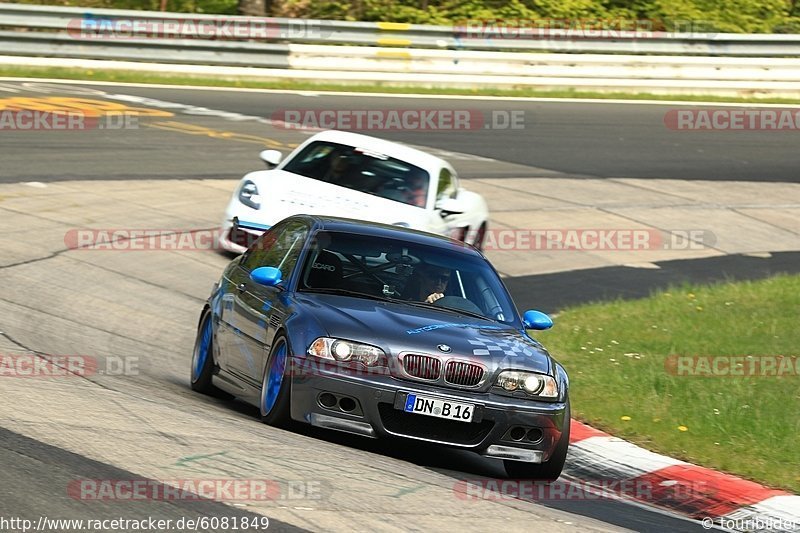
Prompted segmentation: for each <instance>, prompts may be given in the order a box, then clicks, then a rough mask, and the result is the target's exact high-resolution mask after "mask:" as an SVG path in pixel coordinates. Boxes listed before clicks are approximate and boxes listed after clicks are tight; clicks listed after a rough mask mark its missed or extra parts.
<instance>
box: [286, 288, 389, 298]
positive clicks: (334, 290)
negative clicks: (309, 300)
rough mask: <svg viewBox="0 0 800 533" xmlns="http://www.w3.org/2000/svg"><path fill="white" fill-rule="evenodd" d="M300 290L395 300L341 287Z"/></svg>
mask: <svg viewBox="0 0 800 533" xmlns="http://www.w3.org/2000/svg"><path fill="white" fill-rule="evenodd" d="M300 292H313V293H316V294H338V295H340V296H353V297H355V298H366V299H369V300H378V301H381V302H393V301H395V300H393V299H392V298H387V297H385V296H378V295H377V294H369V293H367V292H358V291H351V290H348V289H339V288H335V287H331V288H329V289H302V290H301V291H300Z"/></svg>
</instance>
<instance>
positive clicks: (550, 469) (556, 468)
mask: <svg viewBox="0 0 800 533" xmlns="http://www.w3.org/2000/svg"><path fill="white" fill-rule="evenodd" d="M570 418H571V415H570V406H569V400H567V408H566V417H565V420H564V425H565V426H566V427H565V428H564V430H563V431H562V432H561V439H559V441H558V444H557V445H556V449H555V451H554V452H553V455H551V456H550V459H549V460H548V461H547V462H544V463H523V462H521V461H511V460H508V459H504V460H503V466H505V468H506V475H507V476H508V477H509V478H510V479H532V480H536V481H555V480H557V479H558V477H559V476H560V475H561V471H562V470H563V469H564V463H565V462H566V460H567V451H568V450H569V428H570Z"/></svg>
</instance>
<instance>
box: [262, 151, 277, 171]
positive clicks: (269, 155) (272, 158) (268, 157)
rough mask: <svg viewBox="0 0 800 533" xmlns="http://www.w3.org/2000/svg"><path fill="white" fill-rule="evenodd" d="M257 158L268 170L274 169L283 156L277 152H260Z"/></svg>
mask: <svg viewBox="0 0 800 533" xmlns="http://www.w3.org/2000/svg"><path fill="white" fill-rule="evenodd" d="M258 157H260V158H261V160H262V161H263V162H264V163H266V164H267V166H268V167H269V168H275V167H277V166H278V163H280V162H281V159H282V158H283V154H282V153H280V152H279V151H278V150H262V151H261V153H260V154H258Z"/></svg>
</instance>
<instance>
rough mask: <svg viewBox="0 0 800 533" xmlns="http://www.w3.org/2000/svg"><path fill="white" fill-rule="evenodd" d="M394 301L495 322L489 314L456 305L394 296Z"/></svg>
mask: <svg viewBox="0 0 800 533" xmlns="http://www.w3.org/2000/svg"><path fill="white" fill-rule="evenodd" d="M392 301H393V302H400V303H404V304H408V305H413V306H415V307H423V308H425V309H439V310H442V311H451V312H453V313H460V314H462V315H466V316H470V317H473V318H480V319H483V320H489V321H491V322H495V321H494V320H492V319H491V318H489V317H488V316H484V315H482V314H480V313H475V312H473V311H465V310H463V309H457V308H455V307H447V306H444V305H434V304H429V303H427V302H417V301H414V300H410V301H408V300H399V299H396V298H392Z"/></svg>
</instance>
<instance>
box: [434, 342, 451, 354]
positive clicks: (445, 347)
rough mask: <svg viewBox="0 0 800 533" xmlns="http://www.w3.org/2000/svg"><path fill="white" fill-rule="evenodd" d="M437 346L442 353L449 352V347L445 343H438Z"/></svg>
mask: <svg viewBox="0 0 800 533" xmlns="http://www.w3.org/2000/svg"><path fill="white" fill-rule="evenodd" d="M437 348H439V350H441V351H443V352H444V353H450V350H451V348H450V347H449V346H448V345H446V344H440V345H439V346H437Z"/></svg>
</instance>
